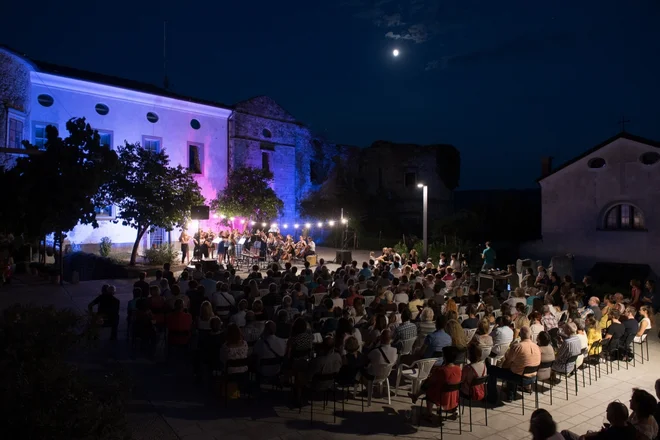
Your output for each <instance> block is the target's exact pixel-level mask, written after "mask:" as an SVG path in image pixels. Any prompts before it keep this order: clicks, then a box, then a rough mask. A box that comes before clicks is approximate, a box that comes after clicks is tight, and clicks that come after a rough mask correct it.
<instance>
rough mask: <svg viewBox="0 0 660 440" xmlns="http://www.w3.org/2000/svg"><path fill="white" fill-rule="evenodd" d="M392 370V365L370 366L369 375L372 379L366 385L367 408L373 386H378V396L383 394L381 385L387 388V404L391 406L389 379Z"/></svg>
mask: <svg viewBox="0 0 660 440" xmlns="http://www.w3.org/2000/svg"><path fill="white" fill-rule="evenodd" d="M392 368H394V364H387V365H385V364H376V365H373V364H372V365H371V366H370V369H371V371H370V373H371V374H373V375H374V378H373V379H372V380H370V381H369V382H368V383H367V406H371V396H372V395H373V392H374V385H379V386H380V394H381V395H382V394H383V385H386V388H387V404H388V405H391V404H392V397H391V396H390V381H389V377H390V374H392Z"/></svg>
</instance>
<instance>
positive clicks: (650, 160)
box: [639, 151, 660, 165]
mask: <svg viewBox="0 0 660 440" xmlns="http://www.w3.org/2000/svg"><path fill="white" fill-rule="evenodd" d="M659 160H660V153H658V152H656V151H649V152H647V153H644V154H642V155H641V156H640V157H639V161H640V162H641V163H643V164H644V165H653V164H654V163H657V162H658V161H659Z"/></svg>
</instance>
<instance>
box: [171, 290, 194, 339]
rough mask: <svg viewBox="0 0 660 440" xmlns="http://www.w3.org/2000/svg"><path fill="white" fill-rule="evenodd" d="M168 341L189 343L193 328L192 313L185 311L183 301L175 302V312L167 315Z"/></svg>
mask: <svg viewBox="0 0 660 440" xmlns="http://www.w3.org/2000/svg"><path fill="white" fill-rule="evenodd" d="M166 324H167V342H168V343H169V344H170V345H187V344H188V341H189V340H190V329H191V328H192V315H191V314H190V313H186V312H184V311H183V301H182V300H181V299H177V300H176V301H175V302H174V312H172V313H170V314H169V315H167V320H166Z"/></svg>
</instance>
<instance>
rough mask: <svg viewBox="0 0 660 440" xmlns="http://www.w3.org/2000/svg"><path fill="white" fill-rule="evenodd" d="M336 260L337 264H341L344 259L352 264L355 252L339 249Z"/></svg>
mask: <svg viewBox="0 0 660 440" xmlns="http://www.w3.org/2000/svg"><path fill="white" fill-rule="evenodd" d="M335 261H336V262H337V264H341V262H342V261H345V262H346V263H348V264H350V263H351V261H353V254H352V253H351V251H337V253H336V254H335Z"/></svg>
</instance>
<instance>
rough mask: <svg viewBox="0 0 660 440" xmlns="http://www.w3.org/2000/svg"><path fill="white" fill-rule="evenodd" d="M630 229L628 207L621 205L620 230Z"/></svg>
mask: <svg viewBox="0 0 660 440" xmlns="http://www.w3.org/2000/svg"><path fill="white" fill-rule="evenodd" d="M629 228H630V205H621V229H629Z"/></svg>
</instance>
